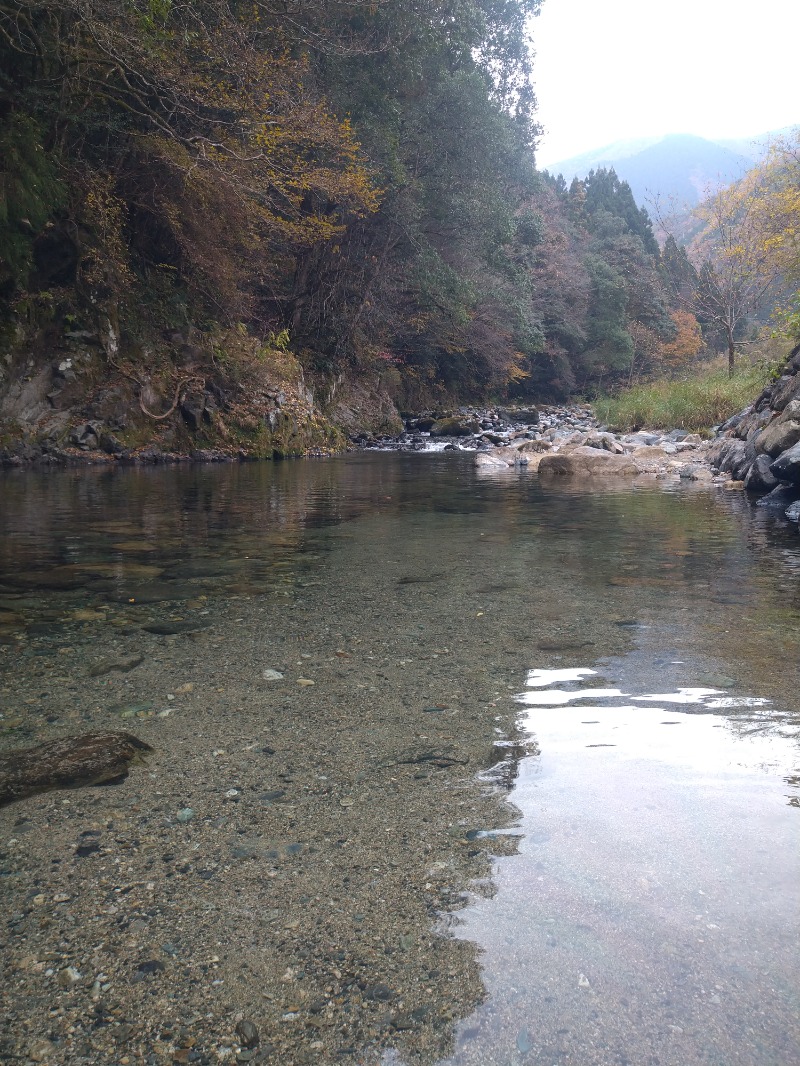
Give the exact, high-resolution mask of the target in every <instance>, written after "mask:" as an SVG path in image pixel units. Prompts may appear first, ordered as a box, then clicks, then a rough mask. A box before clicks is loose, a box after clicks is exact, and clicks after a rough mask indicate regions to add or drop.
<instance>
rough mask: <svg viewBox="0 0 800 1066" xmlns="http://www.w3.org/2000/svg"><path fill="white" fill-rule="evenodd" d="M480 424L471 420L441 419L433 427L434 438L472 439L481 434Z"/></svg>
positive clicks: (432, 434)
mask: <svg viewBox="0 0 800 1066" xmlns="http://www.w3.org/2000/svg"><path fill="white" fill-rule="evenodd" d="M480 428H481V427H480V423H479V422H477V421H476V420H474V419H470V418H440V419H439V420H438V421H437V422H434V423H433V425H432V426H431V436H432V437H470V436H472V434H473V433H479V432H480Z"/></svg>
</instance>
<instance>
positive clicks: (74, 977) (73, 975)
mask: <svg viewBox="0 0 800 1066" xmlns="http://www.w3.org/2000/svg"><path fill="white" fill-rule="evenodd" d="M80 979H81V974H80V971H79V970H76V969H75V967H74V966H67V967H66V969H64V970H61V972H60V973H59V975H58V987H59V988H63V989H65V990H67V991H68V990H69V989H70V988H72V987H73V986H74V985H76V984H77V983H78V982H79V981H80Z"/></svg>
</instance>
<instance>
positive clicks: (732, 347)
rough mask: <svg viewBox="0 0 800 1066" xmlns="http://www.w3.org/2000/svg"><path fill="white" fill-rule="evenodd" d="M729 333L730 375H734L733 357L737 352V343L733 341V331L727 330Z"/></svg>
mask: <svg viewBox="0 0 800 1066" xmlns="http://www.w3.org/2000/svg"><path fill="white" fill-rule="evenodd" d="M727 334H728V377H729V378H732V377H733V357H734V355H735V354H736V345H735V344H734V342H733V331H732V330H730V329H729V330H727Z"/></svg>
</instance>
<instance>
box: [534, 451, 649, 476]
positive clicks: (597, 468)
mask: <svg viewBox="0 0 800 1066" xmlns="http://www.w3.org/2000/svg"><path fill="white" fill-rule="evenodd" d="M638 473H639V468H638V467H637V465H636V463H635V462H634V461H633V459H631V458H630V456H628V455H615V454H614V453H613V452H607V451H603V450H601V449H599V448H587V447H583V446H581V447H577V448H573V449H571V450H570V451H568V452H555V453H554V454H547V455H543V456H542V458H541V461H540V463H539V474H540V475H542V476H546V475H550V476H553V477H586V476H589V477H634V476H635V475H636V474H638Z"/></svg>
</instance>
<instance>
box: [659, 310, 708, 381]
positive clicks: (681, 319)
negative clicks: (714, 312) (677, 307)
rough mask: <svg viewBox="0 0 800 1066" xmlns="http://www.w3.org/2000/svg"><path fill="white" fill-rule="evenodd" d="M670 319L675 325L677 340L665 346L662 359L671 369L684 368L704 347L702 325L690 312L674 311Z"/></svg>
mask: <svg viewBox="0 0 800 1066" xmlns="http://www.w3.org/2000/svg"><path fill="white" fill-rule="evenodd" d="M670 318H671V319H672V321H673V322H674V323H675V329H676V336H675V339H674V340H672V341H670V342H669V344H665V345H664V346H663V349H662V358H663V360H664V362H665V363H667V364H669V366H671V367H678V366H682V365H683V364H684V363H687V362H689V360H691V359H693V358H694V357H695V356H696V355H697V354H698V353H699V352H700V349H701V348H702V347H703V336H702V333H701V332H700V323H699V322H698V321H697V319H696V318H695V316H694V315H693V314H692V313H691V312H690V311H673V312H672V313H671V315H670Z"/></svg>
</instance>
